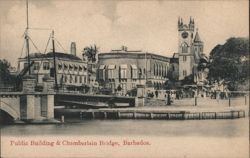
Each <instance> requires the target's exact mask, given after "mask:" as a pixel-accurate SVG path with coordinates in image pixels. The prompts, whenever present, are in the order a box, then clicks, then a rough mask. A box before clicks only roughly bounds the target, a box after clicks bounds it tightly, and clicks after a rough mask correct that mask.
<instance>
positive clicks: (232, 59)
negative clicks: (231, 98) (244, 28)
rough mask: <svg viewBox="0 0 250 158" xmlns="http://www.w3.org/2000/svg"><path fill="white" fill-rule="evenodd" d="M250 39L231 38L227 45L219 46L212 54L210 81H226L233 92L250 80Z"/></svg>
mask: <svg viewBox="0 0 250 158" xmlns="http://www.w3.org/2000/svg"><path fill="white" fill-rule="evenodd" d="M248 72H249V39H248V38H229V39H228V40H227V41H226V43H225V44H223V45H217V46H215V47H214V49H213V50H212V51H211V53H210V63H209V74H208V78H209V80H210V81H215V80H217V81H218V80H225V81H228V82H229V87H230V88H231V90H237V89H238V88H237V87H238V85H239V84H244V83H245V82H247V81H248V80H249V74H248Z"/></svg>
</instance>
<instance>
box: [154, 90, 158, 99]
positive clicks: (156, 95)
mask: <svg viewBox="0 0 250 158" xmlns="http://www.w3.org/2000/svg"><path fill="white" fill-rule="evenodd" d="M155 97H156V99H157V98H158V91H157V90H156V91H155Z"/></svg>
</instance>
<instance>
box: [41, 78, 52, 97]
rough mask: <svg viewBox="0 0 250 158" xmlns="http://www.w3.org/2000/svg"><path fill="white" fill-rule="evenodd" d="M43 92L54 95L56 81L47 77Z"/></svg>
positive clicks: (44, 81) (44, 79) (44, 80)
mask: <svg viewBox="0 0 250 158" xmlns="http://www.w3.org/2000/svg"><path fill="white" fill-rule="evenodd" d="M43 92H44V93H52V92H54V79H53V78H51V77H47V76H45V77H44V78H43Z"/></svg>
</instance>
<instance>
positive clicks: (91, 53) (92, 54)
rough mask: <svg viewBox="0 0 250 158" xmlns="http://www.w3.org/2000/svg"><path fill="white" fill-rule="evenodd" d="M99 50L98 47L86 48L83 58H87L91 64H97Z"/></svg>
mask: <svg viewBox="0 0 250 158" xmlns="http://www.w3.org/2000/svg"><path fill="white" fill-rule="evenodd" d="M98 49H99V48H97V47H96V45H94V46H89V47H85V48H84V49H83V54H82V55H83V56H87V59H88V61H91V62H95V61H96V54H97V53H98V51H99V50H98Z"/></svg>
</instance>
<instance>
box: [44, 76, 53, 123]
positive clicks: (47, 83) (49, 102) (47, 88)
mask: <svg viewBox="0 0 250 158" xmlns="http://www.w3.org/2000/svg"><path fill="white" fill-rule="evenodd" d="M43 92H44V93H45V96H44V100H43V102H42V104H45V105H42V106H45V107H46V109H47V114H46V118H48V119H52V118H54V79H53V78H50V77H44V78H43Z"/></svg>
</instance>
